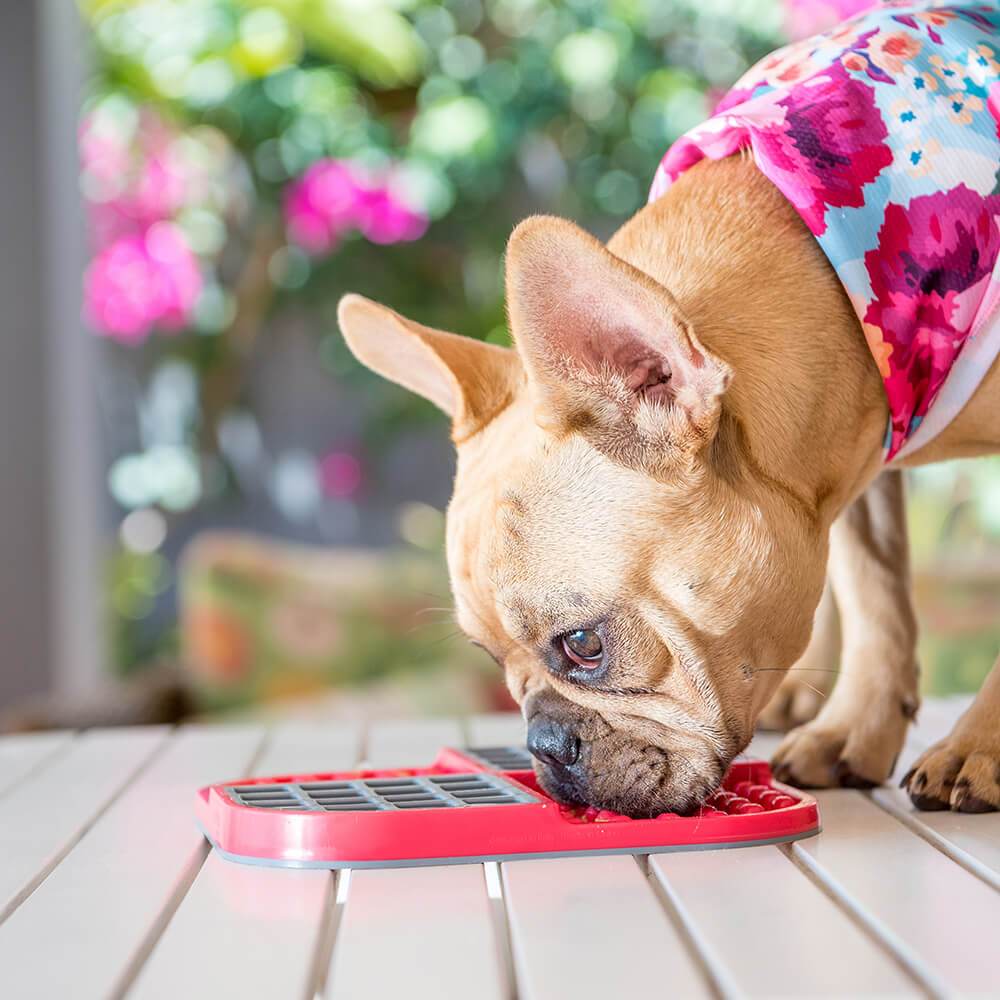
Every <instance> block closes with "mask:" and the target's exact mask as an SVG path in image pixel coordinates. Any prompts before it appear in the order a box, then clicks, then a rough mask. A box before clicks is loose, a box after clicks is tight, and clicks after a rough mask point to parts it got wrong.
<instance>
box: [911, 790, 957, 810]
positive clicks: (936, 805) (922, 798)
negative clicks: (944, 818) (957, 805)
mask: <svg viewBox="0 0 1000 1000" xmlns="http://www.w3.org/2000/svg"><path fill="white" fill-rule="evenodd" d="M910 801H911V802H912V803H913V804H914V805H915V806H916V807H917V808H918V809H920V810H921V811H922V812H942V811H944V810H945V809H947V808H948V803H947V802H943V801H942V800H941V799H936V798H934V796H932V795H919V794H917V793H916V792H914V791H912V790H911V791H910Z"/></svg>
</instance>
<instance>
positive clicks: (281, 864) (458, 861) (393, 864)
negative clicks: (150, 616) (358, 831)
mask: <svg viewBox="0 0 1000 1000" xmlns="http://www.w3.org/2000/svg"><path fill="white" fill-rule="evenodd" d="M198 829H199V830H201V832H202V834H203V835H204V837H205V839H206V840H207V841H208V842H209V843H210V844H211V845H212V847H213V848H214V849H215V850H216V851H218V852H219V854H221V855H222V857H224V858H225V859H226V860H227V861H235V862H237V863H238V864H241V865H256V866H258V867H261V868H326V869H328V870H337V869H341V868H429V867H432V866H434V865H480V864H483V863H484V862H486V861H535V860H538V859H539V858H583V857H604V856H607V855H611V854H672V853H674V852H680V851H730V850H737V849H739V848H740V847H766V846H768V845H772V844H790V843H792V842H793V841H796V840H804V839H805V838H806V837H814V836H816V834H818V833H819V832H820V830H822V827H821V826H817V827H814V828H813V829H811V830H805V831H803V832H801V833H792V834H789V835H788V836H787V837H769V838H767V839H765V840H737V841H732V842H728V843H723V844H672V845H671V846H669V847H618V848H610V849H608V850H597V851H539V852H536V853H533V854H483V855H470V856H469V857H458V858H404V859H402V860H389V861H278V860H276V859H274V858H254V857H249V856H247V855H245V854H230V853H229V852H228V851H224V850H222V848H220V847H219V845H218V844H217V843H216V842H215V841H214V840H213V839H212V838H211V837H210V836H209V835H208V834H207V833H205V830H204V828H203V827H202V826H201V824H200V823H199V824H198Z"/></svg>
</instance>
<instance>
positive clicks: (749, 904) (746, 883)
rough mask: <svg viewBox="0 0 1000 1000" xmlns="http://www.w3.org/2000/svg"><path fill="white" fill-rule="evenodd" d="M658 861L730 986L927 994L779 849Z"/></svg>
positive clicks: (758, 991) (745, 990)
mask: <svg viewBox="0 0 1000 1000" xmlns="http://www.w3.org/2000/svg"><path fill="white" fill-rule="evenodd" d="M649 862H650V870H651V872H652V873H653V874H654V875H655V877H656V878H658V879H659V880H660V882H661V883H662V885H663V887H664V889H665V890H666V892H667V894H668V896H669V898H670V899H671V900H673V901H674V903H675V905H676V906H677V909H678V911H679V912H680V913H681V914H682V915H683V918H684V921H685V923H686V924H687V925H688V927H689V928H690V932H691V936H692V938H693V939H694V940H695V941H696V942H697V943H698V945H699V947H700V949H701V951H702V953H703V954H704V956H705V958H706V962H707V964H708V966H709V968H710V969H711V970H713V972H714V974H715V978H716V979H717V981H718V982H720V983H722V984H724V985H725V986H728V990H727V992H730V993H733V994H735V995H739V996H751V997H773V996H775V995H777V994H779V993H781V994H786V995H787V994H794V995H795V996H797V997H818V996H828V997H836V996H857V995H859V994H868V995H878V996H884V997H889V996H922V995H923V993H922V990H920V989H919V988H918V987H917V985H916V984H915V983H914V982H913V980H911V979H910V978H909V977H908V976H907V975H906V974H905V973H904V972H903V971H902V969H901V968H900V967H899V966H898V965H897V964H896V962H895V961H894V960H893V959H892V958H891V957H890V955H889V954H888V953H887V952H886V951H884V950H883V949H882V948H880V947H879V946H878V945H877V944H876V943H875V942H874V941H873V940H872V939H871V938H870V937H869V936H868V935H866V934H865V933H863V932H862V931H861V929H860V928H859V927H858V926H857V925H856V924H855V923H854V922H853V921H852V920H851V919H850V918H849V917H848V916H847V915H846V914H845V913H844V912H843V910H841V909H840V907H838V906H837V905H836V904H835V903H834V902H833V901H832V900H831V899H830V898H829V897H828V896H827V895H826V894H825V893H823V892H822V891H821V890H820V889H819V888H818V887H817V886H816V885H815V884H813V882H811V881H810V879H809V878H808V877H807V876H806V875H805V874H804V873H803V872H802V871H801V870H800V869H799V868H798V867H797V866H796V865H795V864H794V863H793V862H792V861H791V860H790V858H789V857H788V856H786V854H785V853H784V852H783V851H781V850H780V849H779V848H777V847H746V848H740V849H739V850H732V851H697V852H684V853H678V854H659V855H651V856H650V859H649ZM832 941H835V942H836V957H834V956H833V954H832V953H831V950H830V943H831V942H832ZM776 949H778V950H777V951H776ZM776 955H777V956H778V957H777V960H772V959H774V956H776Z"/></svg>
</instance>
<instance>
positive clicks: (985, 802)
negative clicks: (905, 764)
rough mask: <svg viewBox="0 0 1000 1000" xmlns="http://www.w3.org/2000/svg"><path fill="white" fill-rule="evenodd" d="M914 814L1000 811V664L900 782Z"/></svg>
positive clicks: (995, 665)
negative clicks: (944, 734)
mask: <svg viewBox="0 0 1000 1000" xmlns="http://www.w3.org/2000/svg"><path fill="white" fill-rule="evenodd" d="M903 786H904V787H905V788H906V789H907V790H908V791H909V793H910V798H911V799H912V800H913V804H914V805H915V806H916V807H917V808H918V809H949V808H950V809H954V810H955V811H956V812H971V813H978V812H991V811H993V810H996V809H1000V659H998V660H997V662H996V663H994V664H993V669H992V670H991V671H990V672H989V675H988V676H987V678H986V680H985V681H983V686H982V687H981V688H980V689H979V694H977V695H976V700H975V701H974V702H973V703H972V704H971V705H970V706H969V708H968V710H967V711H966V712H965V714H964V715H963V716H962V717H961V718H960V719H959V720H958V722H956V723H955V728H954V729H952V731H951V733H949V734H948V736H947V737H945V739H943V740H941V741H940V742H939V743H935V744H934V746H932V747H931V748H930V749H929V750H928V751H926V753H924V754H922V755H921V756H920V758H919V759H918V760H917V762H916V764H914V766H913V768H912V770H911V771H910V772H909V773H908V774H907V775H906V777H905V778H903Z"/></svg>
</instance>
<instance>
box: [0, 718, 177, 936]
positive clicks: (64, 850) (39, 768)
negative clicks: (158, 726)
mask: <svg viewBox="0 0 1000 1000" xmlns="http://www.w3.org/2000/svg"><path fill="white" fill-rule="evenodd" d="M79 735H80V734H76V735H75V736H74V737H73V738H72V739H70V740H68V741H67V742H66V744H65V745H64V747H63V748H59V749H57V750H56V751H55V752H53V753H50V754H48V755H47V756H46V757H45V758H44V759H42V760H41V761H39V762H38V763H37V764H36V766H35V767H33V768H31V769H30V770H29V771H28V772H26V773H25V774H23V775H21V777H20V778H19V779H17V780H16V781H15V782H13V783H12V784H11V785H9V786H8V787H7V788H6V789H4V792H5V793H6V792H9V791H12V790H13V789H15V788H17V787H18V786H19V785H20V784H21V783H22V781H24V780H26V779H27V778H29V777H35V776H37V775H38V774H42V773H44V771H45V770H47V768H48V767H50V766H52V765H53V764H55V763H57V762H58V761H59V760H61V759H62V757H63V755H64V753H65V752H67V751H68V749H69V748H71V747H74V746H77V745H79ZM169 742H170V731H169V730H165V731H164V733H163V736H162V738H161V739H160V741H159V742H158V743H157V744H156V745H155V746H154V747H153V748H152V749H151V750H150V751H149V753H148V754H147V755H146V756H145V757H143V758H142V759H140V761H139V763H138V764H137V765H136V766H135V767H134V768H132V770H131V771H129V772H128V773H127V774H126V775H125V777H124V778H122V780H121V782H120V784H119V785H118V786H117V787H116V788H115V789H114V791H113V792H112V793H111V794H110V795H109V796H108V797H107V798H106V799H105V800H104V801H103V802H102V803H101V804H100V805H99V806H98V808H97V809H96V810H95V812H94V813H93V814H92V815H91V816H90V817H88V818H87V819H86V820H84V821H83V822H82V823H81V825H80V827H79V829H77V830H75V831H74V832H73V834H72V835H70V836H69V837H67V839H66V841H65V842H64V843H63V845H62V846H61V847H59V848H58V849H57V850H56V851H54V852H53V854H52V856H51V857H50V858H49V859H48V860H47V861H46V863H45V864H44V865H42V867H41V868H39V870H38V871H37V872H36V873H35V875H33V876H32V878H31V879H30V880H29V881H28V882H26V883H25V885H24V886H23V887H22V888H21V889H20V891H18V892H17V894H16V895H14V896H13V898H11V899H10V900H9V901H8V903H7V904H6V905H5V906H0V926H2V925H3V923H4V922H5V921H6V920H8V919H9V918H10V916H11V915H12V914H13V913H14V912H15V911H16V910H17V909H18V907H20V906H22V905H23V904H24V902H25V901H26V900H28V899H30V898H31V896H32V894H33V893H34V892H35V891H36V890H37V889H38V887H39V886H40V885H41V884H42V883H43V882H44V881H45V880H46V879H47V878H48V877H49V875H51V874H52V872H54V871H55V870H56V868H58V866H59V865H60V864H62V862H63V861H64V860H65V859H66V858H67V857H68V856H69V854H70V852H71V851H72V850H73V848H74V847H76V846H77V844H79V843H80V841H81V840H83V838H84V837H85V836H86V835H87V834H88V833H89V832H90V831H91V830H92V829H93V828H94V826H96V825H97V823H98V822H99V821H100V820H101V818H102V817H103V816H104V814H105V813H107V811H108V810H109V809H111V807H112V806H114V805H115V803H116V802H117V801H118V800H119V799H120V798H121V797H122V795H124V794H125V792H126V790H127V789H128V788H129V787H130V786H131V785H132V783H133V782H134V781H135V780H136V779H137V778H139V777H141V776H142V774H143V772H144V771H146V770H147V769H148V768H149V767H151V766H152V764H153V763H154V762H155V761H156V759H157V758H158V757H159V756H160V754H162V753H163V752H164V751H165V749H166V747H167V746H168V744H169Z"/></svg>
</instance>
